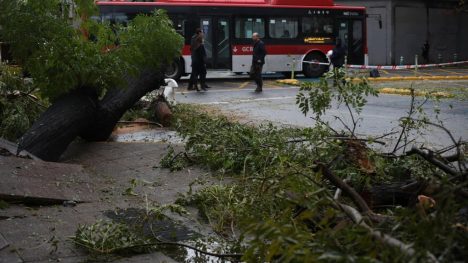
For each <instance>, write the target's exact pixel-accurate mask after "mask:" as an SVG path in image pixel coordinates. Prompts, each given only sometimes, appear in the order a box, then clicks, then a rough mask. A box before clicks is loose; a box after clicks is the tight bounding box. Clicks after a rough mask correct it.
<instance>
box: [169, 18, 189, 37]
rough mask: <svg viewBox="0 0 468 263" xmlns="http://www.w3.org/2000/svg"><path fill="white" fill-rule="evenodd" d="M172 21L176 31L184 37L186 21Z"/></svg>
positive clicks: (175, 19)
mask: <svg viewBox="0 0 468 263" xmlns="http://www.w3.org/2000/svg"><path fill="white" fill-rule="evenodd" d="M171 20H172V24H173V26H174V29H175V31H176V32H177V33H179V34H180V35H182V36H184V33H185V23H186V20H185V19H183V18H181V17H171Z"/></svg>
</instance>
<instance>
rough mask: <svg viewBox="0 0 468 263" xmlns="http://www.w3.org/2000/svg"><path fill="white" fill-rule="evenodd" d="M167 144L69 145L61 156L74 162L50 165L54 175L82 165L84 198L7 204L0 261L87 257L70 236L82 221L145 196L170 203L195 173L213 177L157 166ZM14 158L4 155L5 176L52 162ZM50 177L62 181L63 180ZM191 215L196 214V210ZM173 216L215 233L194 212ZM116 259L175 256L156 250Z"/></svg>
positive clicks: (1, 220)
mask: <svg viewBox="0 0 468 263" xmlns="http://www.w3.org/2000/svg"><path fill="white" fill-rule="evenodd" d="M166 150H167V144H164V143H117V142H108V143H75V144H73V145H71V146H70V147H69V149H68V150H67V152H66V154H65V156H64V157H63V161H64V162H65V163H68V164H70V165H67V164H60V165H61V166H62V167H63V169H51V170H49V171H50V173H53V174H55V176H57V175H60V176H67V175H66V174H64V171H65V173H66V170H67V169H68V168H67V167H68V166H72V167H74V169H78V170H80V171H82V173H83V174H85V175H86V176H80V177H76V178H75V179H76V180H79V179H82V180H87V181H89V182H87V183H89V185H90V188H91V189H90V192H89V193H88V196H86V202H85V203H78V204H76V206H73V205H72V206H64V205H62V204H56V205H39V206H26V205H23V204H10V205H9V207H6V208H4V209H0V262H1V263H12V262H51V261H52V262H83V261H84V260H86V259H87V253H86V252H85V251H83V250H82V249H80V248H77V247H76V246H75V245H74V244H73V243H72V242H71V241H70V240H69V237H70V236H72V235H74V233H75V230H76V229H77V227H78V226H79V225H81V224H92V223H95V222H96V221H97V220H99V219H104V220H109V218H108V217H107V216H106V215H105V213H106V212H107V213H109V212H112V211H116V209H128V208H136V209H144V208H145V202H146V199H147V200H149V202H156V203H158V204H168V203H172V202H174V201H175V200H176V198H177V197H178V193H186V192H187V191H188V190H189V184H190V183H191V182H193V181H194V180H195V179H203V180H208V182H210V181H212V178H209V177H207V175H205V172H203V171H201V170H200V169H196V168H190V169H185V170H182V171H179V172H173V173H171V172H169V171H168V170H167V169H160V168H157V166H159V161H160V160H161V158H162V157H163V156H164V155H165V153H166ZM12 159H16V157H11V156H9V157H7V156H2V155H0V163H1V165H3V166H2V170H4V171H9V172H6V173H4V174H2V175H1V176H6V177H8V176H12V175H13V174H14V173H16V171H17V170H21V169H23V167H29V168H30V169H29V170H28V171H27V172H26V173H35V167H37V166H47V165H49V164H50V163H45V162H42V161H32V160H29V159H19V160H20V161H21V162H22V163H18V162H17V163H16V164H15V162H12ZM4 164H5V165H4ZM50 165H52V166H54V165H55V164H50ZM7 166H8V167H7ZM55 166H56V165H55ZM1 176H0V177H1ZM131 180H135V181H136V182H137V186H136V187H135V188H134V189H133V192H134V193H135V194H136V196H133V195H125V193H126V189H128V188H129V187H131V183H130V181H131ZM2 182H3V181H2ZM70 182H71V181H70ZM40 183H41V182H39V181H38V182H36V184H37V187H40ZM50 183H51V184H57V187H62V184H61V182H58V181H54V182H50ZM83 183H84V182H83ZM31 187H34V185H33V186H31ZM63 187H64V189H67V187H69V188H68V189H70V191H73V187H74V186H73V183H69V185H68V186H67V185H63ZM2 188H7V187H2ZM194 188H195V189H196V187H194ZM4 190H5V189H4ZM43 194H44V195H45V197H47V195H48V194H52V193H49V192H47V191H45V192H44V193H43ZM193 217H196V213H194V215H193ZM171 219H172V220H175V221H177V222H181V223H182V224H183V225H184V226H186V227H188V228H189V229H190V230H191V231H194V232H197V233H201V234H202V235H205V234H206V235H209V234H211V233H210V230H209V228H208V227H207V226H206V225H200V223H199V222H198V221H197V220H196V218H192V217H189V218H186V217H184V218H182V217H178V216H175V215H174V216H172V215H171ZM175 221H174V222H175ZM116 262H175V261H174V260H173V259H171V258H169V257H167V256H165V255H163V254H162V253H158V252H157V253H152V254H148V255H141V256H135V257H132V258H124V259H122V260H120V261H116Z"/></svg>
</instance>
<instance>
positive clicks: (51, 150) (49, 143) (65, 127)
mask: <svg viewBox="0 0 468 263" xmlns="http://www.w3.org/2000/svg"><path fill="white" fill-rule="evenodd" d="M163 80H164V77H163V74H162V73H159V72H156V71H154V70H149V69H148V70H143V71H141V73H140V74H139V75H138V76H137V77H127V78H126V84H127V85H124V87H123V88H113V89H109V90H108V91H107V93H106V94H105V95H104V97H103V98H102V100H100V101H98V96H97V93H96V89H94V88H79V89H76V90H74V91H73V92H70V93H68V94H66V95H64V96H62V97H60V98H58V99H57V100H56V101H55V102H54V103H53V104H52V106H50V107H49V108H48V109H47V110H46V111H45V112H44V113H43V114H42V115H41V116H40V118H39V120H37V121H36V122H35V123H34V124H33V126H32V127H31V128H30V129H29V130H28V131H27V132H26V133H25V134H24V135H23V136H22V137H21V139H20V140H19V146H18V152H20V151H22V150H26V151H28V152H30V153H31V154H34V155H36V156H37V157H39V158H41V159H43V160H45V161H57V160H59V158H60V156H61V155H62V153H63V152H64V151H65V150H66V149H67V147H68V145H69V144H70V143H71V142H72V141H73V140H74V139H75V138H76V137H77V136H81V137H82V138H83V139H85V140H88V141H105V140H107V139H108V138H109V136H110V135H111V133H112V130H113V129H114V127H115V125H116V123H117V122H118V121H119V120H120V118H121V117H122V115H123V114H124V113H125V112H126V111H127V110H128V109H129V108H131V107H132V106H133V105H134V104H135V103H136V102H138V101H139V100H140V98H141V97H143V96H144V95H145V94H146V93H148V92H150V91H152V90H155V89H157V88H159V86H160V85H161V84H162V81H163ZM125 86H126V87H125Z"/></svg>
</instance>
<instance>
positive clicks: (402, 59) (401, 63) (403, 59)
mask: <svg viewBox="0 0 468 263" xmlns="http://www.w3.org/2000/svg"><path fill="white" fill-rule="evenodd" d="M404 62H405V58H404V57H403V56H401V57H400V66H401V65H403V63H404Z"/></svg>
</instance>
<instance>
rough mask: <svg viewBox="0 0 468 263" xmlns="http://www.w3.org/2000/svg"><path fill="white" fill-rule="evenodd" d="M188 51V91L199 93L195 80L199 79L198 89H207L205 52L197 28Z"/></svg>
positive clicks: (199, 30) (199, 31) (201, 34)
mask: <svg viewBox="0 0 468 263" xmlns="http://www.w3.org/2000/svg"><path fill="white" fill-rule="evenodd" d="M190 50H191V52H192V74H191V75H190V80H189V86H188V89H189V90H192V89H194V86H195V89H196V90H197V91H200V90H199V89H198V86H197V79H198V77H200V87H201V89H202V90H205V91H206V89H207V88H209V87H208V86H207V85H206V83H205V82H206V64H205V60H206V50H205V45H204V44H203V31H202V30H201V29H199V28H197V29H196V31H195V35H193V37H192V41H191V43H190Z"/></svg>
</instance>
